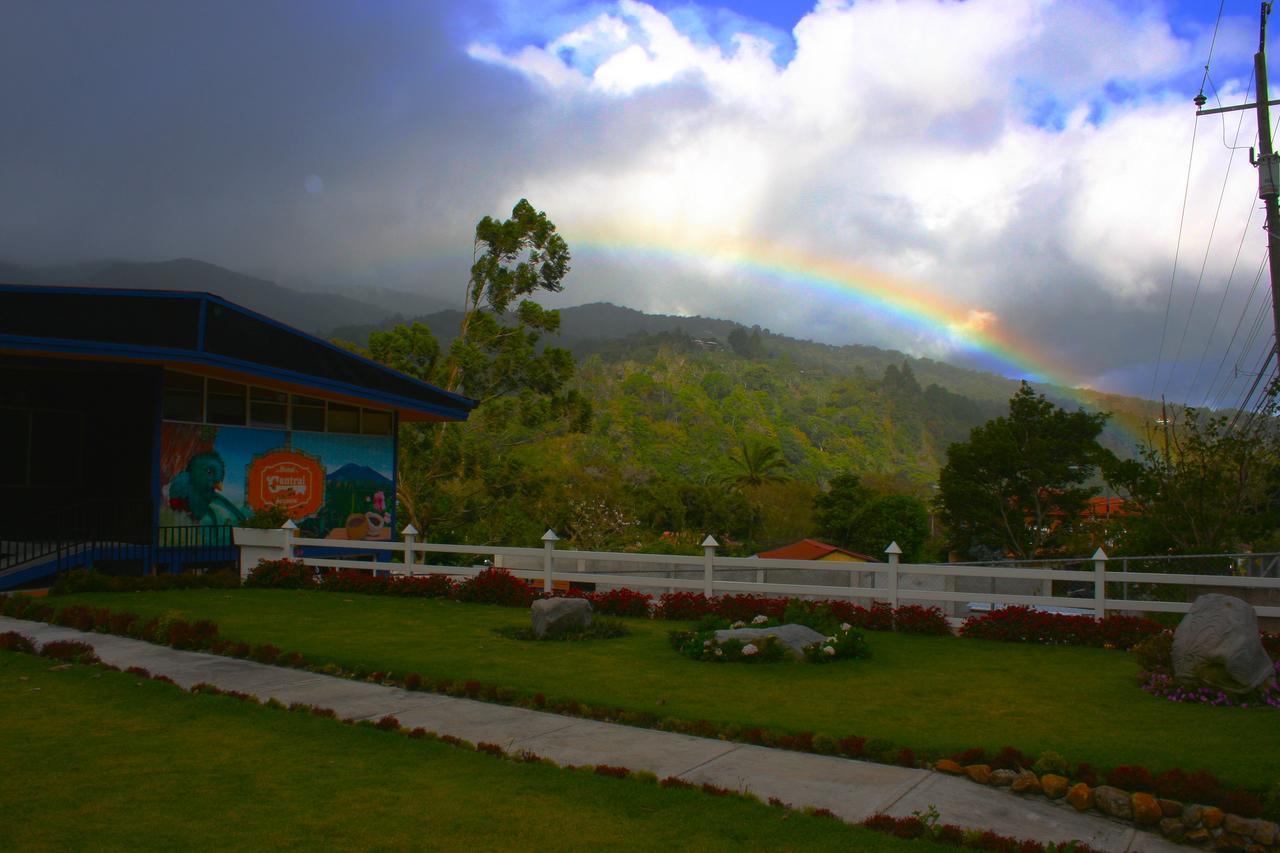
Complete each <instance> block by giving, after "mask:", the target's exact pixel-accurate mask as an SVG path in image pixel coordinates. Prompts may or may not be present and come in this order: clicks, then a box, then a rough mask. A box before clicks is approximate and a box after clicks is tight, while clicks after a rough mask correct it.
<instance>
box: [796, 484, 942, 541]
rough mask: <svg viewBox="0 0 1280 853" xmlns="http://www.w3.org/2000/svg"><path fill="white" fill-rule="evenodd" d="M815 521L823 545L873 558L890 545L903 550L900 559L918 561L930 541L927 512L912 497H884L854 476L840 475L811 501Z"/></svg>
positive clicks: (916, 499) (919, 502)
mask: <svg viewBox="0 0 1280 853" xmlns="http://www.w3.org/2000/svg"><path fill="white" fill-rule="evenodd" d="M814 520H815V522H816V523H817V530H818V535H819V536H820V537H822V538H823V539H824V540H825V541H828V542H830V543H831V544H833V545H839V546H840V547H842V548H849V549H850V550H853V551H859V552H861V553H863V554H868V555H870V556H873V557H878V556H880V555H881V554H882V553H884V549H885V548H886V547H887V546H888V545H889V543H890V542H897V543H898V545H899V547H901V548H902V555H903V559H904V560H906V561H907V562H916V561H918V560H919V559H920V554H921V551H922V550H923V548H924V543H925V541H926V540H927V539H928V538H929V510H928V508H927V507H926V506H925V503H924V501H922V500H920V499H919V498H917V497H913V496H911V495H903V494H883V493H877V492H876V491H874V490H872V489H869V488H868V487H867V486H865V485H863V483H862V479H861V478H860V477H858V476H856V475H854V474H841V475H840V476H838V477H836V478H834V479H833V480H832V481H831V488H830V489H828V490H827V491H826V492H824V493H822V494H820V495H818V496H817V497H816V498H815V499H814Z"/></svg>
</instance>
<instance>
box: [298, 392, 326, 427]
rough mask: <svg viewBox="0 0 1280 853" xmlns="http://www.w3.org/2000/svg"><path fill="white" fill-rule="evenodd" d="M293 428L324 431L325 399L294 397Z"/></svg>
mask: <svg viewBox="0 0 1280 853" xmlns="http://www.w3.org/2000/svg"><path fill="white" fill-rule="evenodd" d="M293 428H294V429H301V430H306V431H308V432H324V400H316V399H313V398H311V397H294V398H293Z"/></svg>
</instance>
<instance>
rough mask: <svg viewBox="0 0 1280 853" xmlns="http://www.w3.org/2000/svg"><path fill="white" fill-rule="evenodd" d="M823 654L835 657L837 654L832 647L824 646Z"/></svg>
mask: <svg viewBox="0 0 1280 853" xmlns="http://www.w3.org/2000/svg"><path fill="white" fill-rule="evenodd" d="M822 653H823V654H826V655H834V654H835V653H836V650H835V648H833V647H832V646H823V647H822Z"/></svg>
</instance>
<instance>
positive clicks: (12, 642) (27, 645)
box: [0, 631, 36, 655]
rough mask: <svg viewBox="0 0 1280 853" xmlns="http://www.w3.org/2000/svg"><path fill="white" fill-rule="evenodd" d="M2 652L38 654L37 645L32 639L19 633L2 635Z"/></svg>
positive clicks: (0, 640)
mask: <svg viewBox="0 0 1280 853" xmlns="http://www.w3.org/2000/svg"><path fill="white" fill-rule="evenodd" d="M0 650H3V651H7V652H26V653H27V654H29V655H33V654H35V652H36V647H35V643H33V642H31V638H30V637H28V636H26V635H25V634H19V633H18V632H17V631H5V632H4V633H3V634H0Z"/></svg>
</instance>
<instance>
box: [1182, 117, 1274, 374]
mask: <svg viewBox="0 0 1280 853" xmlns="http://www.w3.org/2000/svg"><path fill="white" fill-rule="evenodd" d="M1243 123H1244V113H1241V114H1240V118H1239V120H1238V121H1237V122H1236V138H1235V141H1237V142H1238V141H1239V140H1240V127H1241V125H1242V124H1243ZM1235 159H1236V158H1234V157H1228V158H1227V169H1226V171H1225V172H1223V174H1222V189H1221V190H1219V192H1218V204H1217V206H1216V207H1215V208H1214V209H1213V222H1212V223H1211V224H1210V225H1209V239H1208V241H1207V242H1206V243H1205V246H1204V257H1203V258H1201V259H1200V274H1199V275H1198V276H1196V286H1195V290H1193V291H1192V292H1191V305H1190V306H1189V307H1188V308H1187V322H1185V323H1183V324H1182V336H1181V337H1179V338H1178V347H1177V349H1176V350H1175V351H1174V354H1173V362H1172V364H1171V365H1170V370H1169V378H1168V379H1166V380H1165V384H1164V387H1163V388H1162V389H1160V395H1161V396H1162V397H1163V396H1164V394H1165V392H1166V391H1168V390H1169V383H1170V382H1172V381H1173V372H1174V369H1175V368H1176V366H1177V364H1178V359H1180V358H1182V347H1183V345H1184V344H1185V343H1186V341H1187V332H1188V331H1190V330H1191V318H1192V317H1193V316H1195V313H1196V302H1197V301H1198V300H1199V299H1200V287H1201V286H1202V285H1203V284H1204V271H1205V269H1206V268H1208V266H1209V254H1210V252H1212V250H1213V236H1214V234H1215V233H1217V230H1218V217H1219V216H1221V214H1222V201H1223V199H1225V198H1226V196H1227V184H1229V183H1230V182H1231V167H1232V165H1234V164H1235ZM1252 216H1253V214H1252V212H1250V218H1252ZM1191 391H1192V389H1191V388H1188V389H1187V397H1188V398H1189V397H1190V396H1191Z"/></svg>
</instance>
